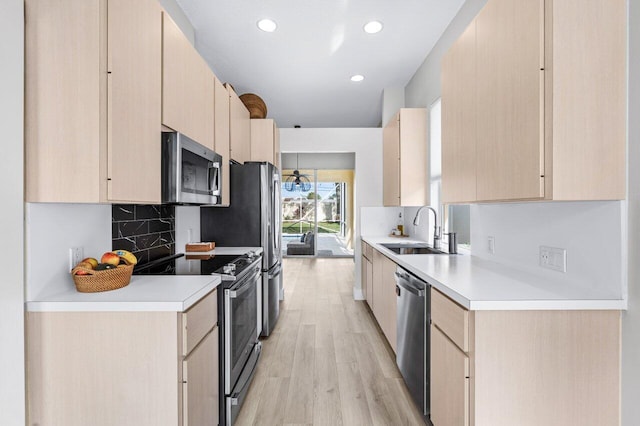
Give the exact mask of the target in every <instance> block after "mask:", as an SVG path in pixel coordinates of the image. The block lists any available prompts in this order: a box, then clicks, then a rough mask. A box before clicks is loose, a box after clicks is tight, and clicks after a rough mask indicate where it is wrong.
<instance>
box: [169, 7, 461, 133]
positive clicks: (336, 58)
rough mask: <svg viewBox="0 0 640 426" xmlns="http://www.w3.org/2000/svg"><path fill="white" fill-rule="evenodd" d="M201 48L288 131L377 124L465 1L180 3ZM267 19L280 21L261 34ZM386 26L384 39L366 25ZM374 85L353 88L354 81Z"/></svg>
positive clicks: (212, 63)
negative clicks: (386, 94) (391, 91)
mask: <svg viewBox="0 0 640 426" xmlns="http://www.w3.org/2000/svg"><path fill="white" fill-rule="evenodd" d="M177 1H178V3H179V5H180V6H181V7H182V9H183V10H184V12H185V14H186V15H187V17H188V18H189V19H190V20H191V23H192V24H193V26H194V28H195V33H196V48H197V49H198V51H200V53H201V54H202V55H203V56H204V58H205V59H206V60H207V61H208V62H209V64H210V66H211V67H212V68H213V70H214V71H215V72H216V74H217V75H218V77H219V78H220V79H221V80H222V81H223V82H229V83H231V84H232V85H233V86H234V88H235V89H236V91H237V92H238V94H242V93H246V92H252V93H256V94H257V95H259V96H260V97H262V99H264V101H265V103H266V104H267V108H268V111H269V112H268V117H270V118H274V119H275V120H276V122H277V123H278V126H279V127H293V126H294V125H296V124H298V125H300V126H302V127H376V126H378V125H379V124H380V121H381V114H382V91H383V89H385V88H391V87H404V86H405V85H406V84H407V83H408V81H409V80H410V79H411V77H412V76H413V74H414V73H415V71H416V70H417V69H418V67H419V66H420V64H421V63H422V61H423V60H424V58H425V57H426V56H427V54H428V53H429V51H430V50H431V48H432V47H433V45H434V44H435V43H436V41H437V40H438V39H439V38H440V35H441V34H442V32H443V31H444V30H445V28H446V27H447V26H448V25H449V22H451V20H452V19H453V17H454V16H455V14H456V13H457V12H458V10H459V9H460V6H461V5H462V3H464V0H395V1H394V0H177ZM262 18H270V19H273V20H274V21H276V23H277V24H278V29H277V30H276V31H275V32H273V33H265V32H263V31H260V30H259V29H258V28H257V26H256V23H257V21H259V20H260V19H262ZM370 20H379V21H382V22H383V23H384V29H383V30H382V32H380V33H378V34H374V35H371V34H367V33H365V32H364V31H363V29H362V27H363V26H364V24H365V23H367V22H368V21H370ZM354 74H362V75H364V76H365V80H364V81H363V82H361V83H353V82H351V81H350V77H351V76H352V75H354Z"/></svg>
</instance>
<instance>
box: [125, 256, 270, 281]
mask: <svg viewBox="0 0 640 426" xmlns="http://www.w3.org/2000/svg"><path fill="white" fill-rule="evenodd" d="M259 259H260V256H259V255H258V256H255V255H253V254H250V255H247V254H243V255H200V254H189V253H186V254H183V253H180V254H176V255H173V256H167V257H164V258H162V259H158V260H156V261H154V262H149V263H147V264H145V265H139V266H136V268H135V269H134V272H133V273H134V274H137V275H209V274H213V273H217V274H225V275H235V276H240V275H242V273H243V271H244V270H245V269H246V268H247V267H249V266H250V265H252V264H254V263H255V262H256V261H257V260H259ZM226 265H233V266H231V267H230V268H229V267H227V268H226V269H225V266H226Z"/></svg>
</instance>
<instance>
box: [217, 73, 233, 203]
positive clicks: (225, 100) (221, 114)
mask: <svg viewBox="0 0 640 426" xmlns="http://www.w3.org/2000/svg"><path fill="white" fill-rule="evenodd" d="M214 85H215V89H214V94H215V102H214V117H215V119H214V120H213V123H214V130H215V151H216V152H217V153H218V154H220V155H222V205H223V206H228V205H229V202H230V200H231V193H230V190H231V186H230V184H229V178H230V171H229V160H230V159H231V156H230V148H229V143H230V140H229V92H228V91H227V88H226V87H224V85H223V84H222V83H221V82H220V80H218V79H217V78H214Z"/></svg>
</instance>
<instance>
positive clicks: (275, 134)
mask: <svg viewBox="0 0 640 426" xmlns="http://www.w3.org/2000/svg"><path fill="white" fill-rule="evenodd" d="M273 138H274V139H273V147H274V148H273V151H274V152H273V155H274V158H273V165H274V166H276V167H277V168H278V170H280V129H279V128H278V125H277V124H276V123H275V122H274V123H273Z"/></svg>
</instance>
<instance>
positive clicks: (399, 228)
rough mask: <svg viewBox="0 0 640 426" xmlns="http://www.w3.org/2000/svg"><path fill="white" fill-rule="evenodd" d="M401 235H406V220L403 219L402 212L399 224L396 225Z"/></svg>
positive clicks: (399, 215)
mask: <svg viewBox="0 0 640 426" xmlns="http://www.w3.org/2000/svg"><path fill="white" fill-rule="evenodd" d="M396 228H397V229H398V231H400V235H404V220H403V219H402V212H398V224H397V226H396Z"/></svg>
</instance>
